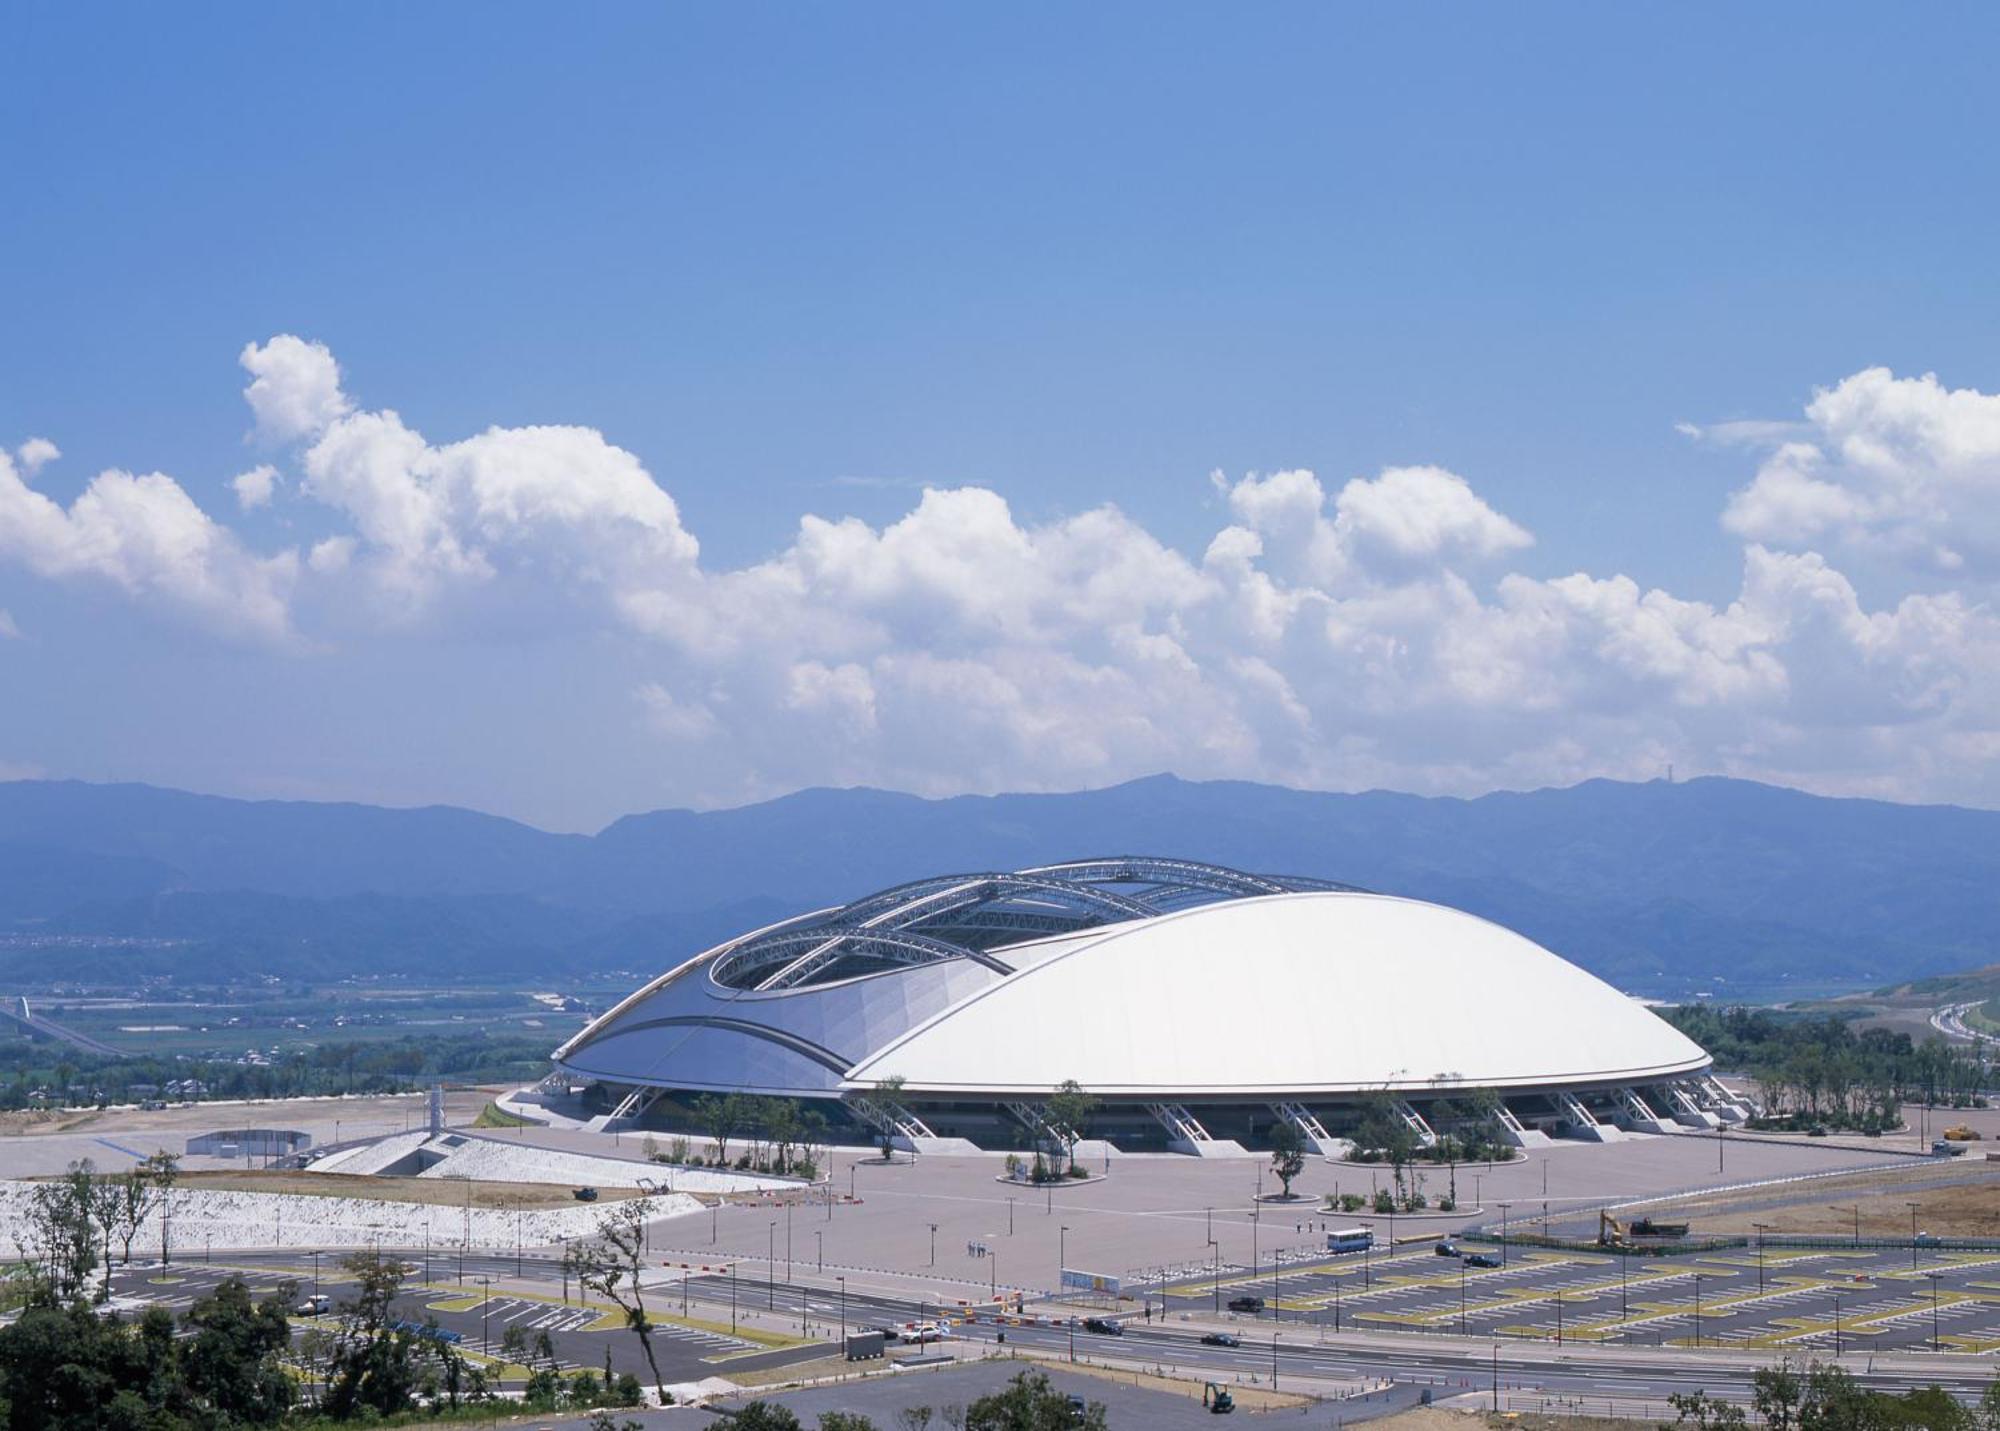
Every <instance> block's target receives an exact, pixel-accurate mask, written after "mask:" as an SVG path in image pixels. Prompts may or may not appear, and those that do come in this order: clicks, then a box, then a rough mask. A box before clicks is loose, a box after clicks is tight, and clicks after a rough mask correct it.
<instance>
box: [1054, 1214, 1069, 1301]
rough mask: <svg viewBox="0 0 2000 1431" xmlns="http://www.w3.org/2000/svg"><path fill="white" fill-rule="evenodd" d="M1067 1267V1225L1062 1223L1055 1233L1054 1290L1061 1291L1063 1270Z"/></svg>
mask: <svg viewBox="0 0 2000 1431" xmlns="http://www.w3.org/2000/svg"><path fill="white" fill-rule="evenodd" d="M1068 1266H1069V1224H1068V1223H1064V1224H1063V1225H1062V1227H1061V1228H1060V1229H1059V1230H1058V1231H1057V1233H1056V1290H1057V1291H1061V1290H1062V1274H1063V1269H1064V1268H1066V1267H1068Z"/></svg>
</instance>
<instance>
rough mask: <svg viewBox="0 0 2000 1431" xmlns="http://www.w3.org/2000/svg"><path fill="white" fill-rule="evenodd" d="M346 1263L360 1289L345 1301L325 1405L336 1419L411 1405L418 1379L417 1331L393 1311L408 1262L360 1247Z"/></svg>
mask: <svg viewBox="0 0 2000 1431" xmlns="http://www.w3.org/2000/svg"><path fill="white" fill-rule="evenodd" d="M341 1265H342V1267H344V1268H345V1269H346V1270H347V1272H348V1273H349V1275H351V1276H352V1277H353V1278H354V1282H355V1292H354V1296H353V1298H352V1299H351V1300H349V1301H345V1302H342V1303H341V1304H340V1308H339V1311H340V1327H339V1331H338V1332H337V1333H336V1335H335V1338H334V1345H333V1352H332V1355H331V1356H330V1358H329V1359H328V1366H327V1376H326V1395H325V1396H324V1398H322V1400H321V1403H320V1405H321V1408H322V1409H323V1410H324V1411H325V1412H326V1414H327V1415H329V1416H331V1417H332V1418H333V1419H334V1420H336V1421H348V1420H352V1419H353V1418H355V1417H356V1416H359V1415H362V1414H364V1413H365V1412H373V1413H374V1414H376V1415H378V1416H393V1415H395V1414H397V1413H398V1412H401V1411H407V1410H409V1409H410V1408H411V1406H412V1405H413V1404H414V1401H415V1396H416V1390H417V1384H418V1368H417V1357H416V1352H415V1348H414V1347H413V1345H412V1343H413V1342H414V1340H415V1332H414V1331H413V1329H412V1328H411V1327H410V1326H409V1325H408V1323H407V1322H404V1321H401V1320H400V1319H398V1318H395V1317H393V1316H392V1315H391V1308H392V1306H393V1304H394V1302H395V1300H396V1297H397V1295H398V1294H399V1293H400V1292H401V1291H402V1290H403V1264H402V1263H400V1262H398V1261H396V1260H394V1259H393V1258H384V1257H379V1256H376V1255H375V1254H373V1253H358V1254H356V1255H355V1256H353V1257H349V1258H347V1259H346V1260H345V1261H344V1262H342V1264H341Z"/></svg>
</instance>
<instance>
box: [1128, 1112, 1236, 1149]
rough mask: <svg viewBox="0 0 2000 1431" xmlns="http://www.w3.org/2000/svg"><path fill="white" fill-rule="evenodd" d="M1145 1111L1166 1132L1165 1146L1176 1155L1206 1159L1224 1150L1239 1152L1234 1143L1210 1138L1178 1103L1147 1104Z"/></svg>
mask: <svg viewBox="0 0 2000 1431" xmlns="http://www.w3.org/2000/svg"><path fill="white" fill-rule="evenodd" d="M1146 1111H1147V1112H1148V1113H1150V1114H1152V1115H1153V1119H1154V1121H1155V1122H1157V1123H1158V1124H1159V1125H1160V1126H1161V1127H1162V1128H1165V1129H1166V1130H1167V1146H1168V1147H1169V1148H1171V1149H1173V1150H1174V1151H1175V1152H1177V1153H1193V1154H1194V1155H1195V1156H1196V1157H1198V1158H1199V1157H1207V1156H1209V1155H1210V1154H1211V1153H1216V1152H1221V1151H1223V1150H1224V1149H1225V1148H1227V1149H1232V1150H1236V1151H1241V1149H1240V1148H1239V1146H1238V1145H1237V1144H1236V1143H1235V1142H1233V1141H1232V1142H1227V1143H1224V1142H1219V1141H1218V1140H1217V1139H1215V1138H1214V1137H1212V1136H1210V1134H1209V1131H1208V1129H1206V1128H1204V1127H1202V1126H1201V1120H1200V1119H1198V1118H1196V1117H1195V1116H1194V1114H1193V1113H1191V1112H1189V1111H1188V1109H1187V1108H1186V1106H1185V1105H1183V1104H1179V1103H1148V1104H1147V1105H1146Z"/></svg>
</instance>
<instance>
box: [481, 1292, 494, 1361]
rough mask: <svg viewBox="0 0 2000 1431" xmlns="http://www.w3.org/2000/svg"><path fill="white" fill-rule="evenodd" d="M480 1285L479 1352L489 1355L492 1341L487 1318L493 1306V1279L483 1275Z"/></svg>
mask: <svg viewBox="0 0 2000 1431" xmlns="http://www.w3.org/2000/svg"><path fill="white" fill-rule="evenodd" d="M479 1287H480V1293H479V1352H480V1355H482V1356H488V1355H491V1342H490V1339H489V1338H488V1336H487V1326H488V1320H487V1319H488V1316H489V1314H490V1312H491V1310H492V1307H493V1279H492V1278H491V1277H481V1278H480V1279H479Z"/></svg>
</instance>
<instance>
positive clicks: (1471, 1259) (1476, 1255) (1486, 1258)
mask: <svg viewBox="0 0 2000 1431" xmlns="http://www.w3.org/2000/svg"><path fill="white" fill-rule="evenodd" d="M1465 1265H1466V1266H1468V1267H1498V1266H1499V1265H1500V1259H1499V1258H1498V1257H1495V1256H1494V1255H1493V1254H1492V1253H1490V1252H1468V1253H1466V1254H1465Z"/></svg>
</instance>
